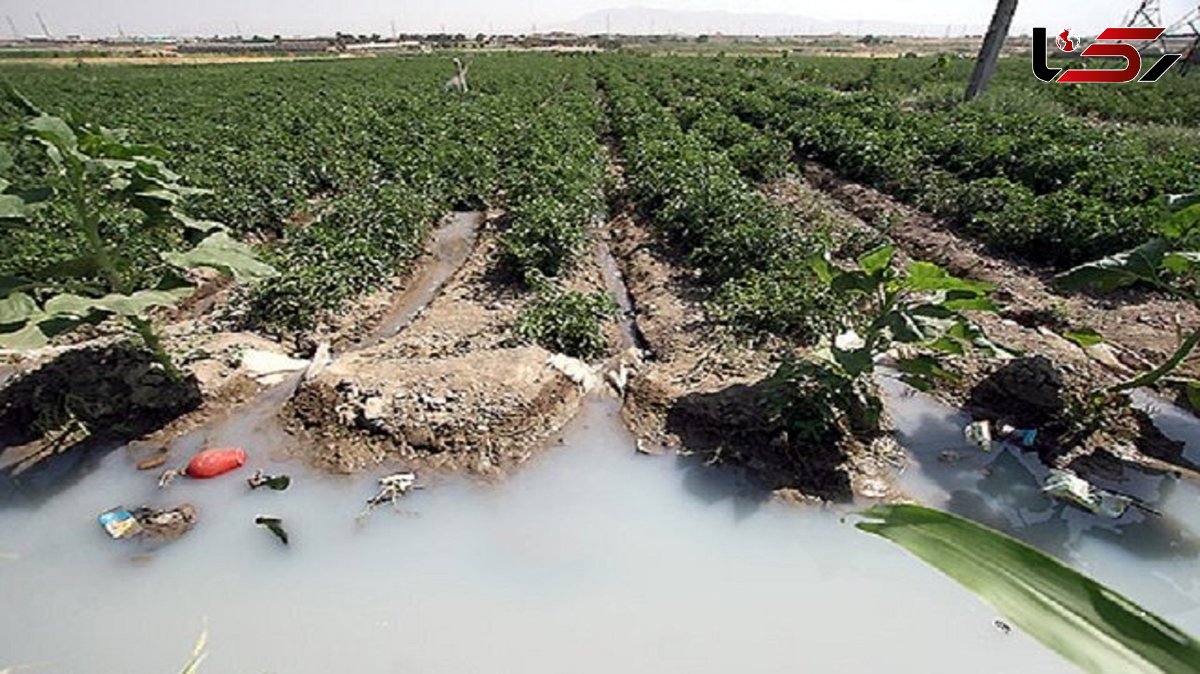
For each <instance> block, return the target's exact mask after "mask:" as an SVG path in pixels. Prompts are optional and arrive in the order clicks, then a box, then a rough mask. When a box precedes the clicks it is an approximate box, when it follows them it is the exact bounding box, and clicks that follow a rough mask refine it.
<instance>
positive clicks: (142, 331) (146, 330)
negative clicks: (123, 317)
mask: <svg viewBox="0 0 1200 674" xmlns="http://www.w3.org/2000/svg"><path fill="white" fill-rule="evenodd" d="M129 322H130V323H131V324H132V325H133V327H134V329H135V330H137V333H138V335H140V336H141V338H142V341H143V342H145V344H146V348H148V349H150V352H151V353H153V354H154V358H155V359H156V360H157V361H158V362H159V363H160V364H162V366H163V369H164V370H166V371H167V376H169V377H170V378H171V380H172V381H183V373H182V372H180V371H179V368H177V367H175V362H174V361H172V360H171V354H169V353H167V350H166V348H165V347H163V344H162V340H161V339H160V338H159V336H158V333H157V332H155V330H154V325H153V324H152V323H151V322H150V320H149V319H146V318H141V317H138V316H129Z"/></svg>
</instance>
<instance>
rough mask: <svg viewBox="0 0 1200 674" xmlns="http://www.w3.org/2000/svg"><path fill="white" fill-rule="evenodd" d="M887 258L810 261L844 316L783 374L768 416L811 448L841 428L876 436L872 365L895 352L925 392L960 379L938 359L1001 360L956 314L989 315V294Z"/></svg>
mask: <svg viewBox="0 0 1200 674" xmlns="http://www.w3.org/2000/svg"><path fill="white" fill-rule="evenodd" d="M894 253H895V250H894V248H893V247H892V246H891V245H884V246H880V247H878V248H876V249H874V250H872V251H870V252H868V253H866V254H864V255H862V256H860V257H859V258H858V259H857V261H856V262H855V264H854V265H853V266H852V267H850V268H847V269H842V268H840V267H838V266H836V265H834V264H833V263H832V262H831V261H830V260H828V259H827V258H825V257H818V258H814V260H813V262H812V265H813V269H814V270H815V271H816V274H817V277H818V278H819V279H820V280H821V281H822V282H823V283H824V284H826V285H827V287H828V288H829V290H830V292H831V293H832V296H833V297H834V298H836V299H837V302H838V305H839V306H841V307H843V308H844V309H845V313H844V314H843V315H842V316H841V317H840V318H839V319H837V320H835V321H834V322H833V323H832V326H833V328H832V330H831V332H830V333H829V334H828V335H827V337H826V338H825V340H824V341H823V342H822V344H821V345H820V346H819V348H817V349H815V350H814V351H813V352H811V353H810V354H809V358H808V359H807V360H806V361H805V362H803V363H800V364H797V363H790V364H785V365H783V366H782V367H781V368H780V370H779V371H778V372H777V373H776V375H775V379H776V382H777V383H785V384H787V386H783V387H779V390H783V391H784V394H783V396H782V397H781V398H780V399H777V400H776V401H775V402H774V403H773V404H772V408H773V414H774V415H775V416H777V417H778V418H779V419H780V420H782V421H784V422H785V423H787V425H789V426H791V427H793V428H800V429H802V430H803V431H804V432H805V433H806V434H807V435H809V436H810V438H811V439H817V438H819V437H820V436H821V435H822V434H823V433H824V432H826V431H828V430H829V429H830V428H831V427H833V426H836V425H841V424H844V425H845V427H846V429H847V430H849V431H851V432H860V431H872V430H875V429H876V428H878V425H879V419H880V415H881V413H882V409H883V405H882V403H881V401H880V399H879V397H878V395H877V394H876V393H875V388H874V373H875V365H876V362H877V360H878V359H879V358H880V356H882V355H883V354H885V353H887V352H889V351H891V350H893V349H894V348H896V347H898V346H903V347H907V350H909V351H911V352H912V353H908V354H904V355H898V356H897V357H896V358H895V361H894V365H895V367H896V368H897V369H898V370H899V371H900V373H901V378H902V379H904V381H906V382H907V383H909V384H911V385H912V386H915V387H917V388H919V389H922V390H926V389H929V388H932V387H933V386H934V385H935V383H936V382H937V381H938V380H957V379H958V375H957V374H956V373H954V372H953V371H951V370H950V369H948V368H947V367H946V366H945V365H944V364H943V363H942V360H941V357H942V356H945V355H951V356H955V355H962V354H963V353H965V352H966V350H967V349H969V348H979V349H984V350H986V351H989V352H992V353H995V352H998V351H999V348H998V347H996V346H995V345H994V344H992V343H991V342H990V341H988V340H987V338H986V336H985V335H984V334H983V332H982V331H981V330H980V329H979V328H978V327H976V326H975V325H974V324H972V323H971V322H970V321H969V320H968V319H967V318H966V317H965V316H964V315H963V314H962V313H961V312H963V311H993V310H995V307H994V305H993V304H992V302H991V300H989V299H988V297H987V294H988V292H989V291H990V290H991V286H989V285H987V284H984V283H977V282H974V281H967V280H964V279H960V278H956V277H954V276H951V275H950V274H948V273H946V271H945V270H943V269H941V268H940V267H938V266H937V265H934V264H931V263H928V262H912V263H910V264H909V265H908V268H907V269H906V270H905V271H904V272H903V273H902V272H900V271H898V270H897V269H896V268H895V266H894V265H893V264H892V257H893V255H894ZM814 401H815V402H814ZM812 414H818V415H819V416H817V417H815V418H814V417H813V416H812Z"/></svg>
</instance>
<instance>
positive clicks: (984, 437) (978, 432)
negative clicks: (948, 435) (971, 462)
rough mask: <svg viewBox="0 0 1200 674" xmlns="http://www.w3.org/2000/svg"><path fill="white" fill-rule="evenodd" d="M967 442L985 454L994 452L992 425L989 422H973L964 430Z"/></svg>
mask: <svg viewBox="0 0 1200 674" xmlns="http://www.w3.org/2000/svg"><path fill="white" fill-rule="evenodd" d="M963 437H965V438H966V439H967V442H969V443H971V444H972V445H975V446H976V447H978V448H980V449H982V450H983V451H985V452H990V451H992V424H991V423H990V422H988V421H972V422H971V423H969V424H967V426H966V428H964V429H963Z"/></svg>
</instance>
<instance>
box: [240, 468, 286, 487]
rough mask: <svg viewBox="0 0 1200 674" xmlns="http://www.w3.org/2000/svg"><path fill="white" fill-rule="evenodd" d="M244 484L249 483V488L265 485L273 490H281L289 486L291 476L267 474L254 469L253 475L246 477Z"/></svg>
mask: <svg viewBox="0 0 1200 674" xmlns="http://www.w3.org/2000/svg"><path fill="white" fill-rule="evenodd" d="M246 484H248V485H250V488H251V489H258V488H260V487H266V488H268V489H271V490H274V491H283V490H285V489H287V488H288V487H290V486H291V484H292V478H291V477H289V476H287V475H267V474H265V473H263V472H262V471H261V470H256V471H254V475H251V476H250V477H248V478H246Z"/></svg>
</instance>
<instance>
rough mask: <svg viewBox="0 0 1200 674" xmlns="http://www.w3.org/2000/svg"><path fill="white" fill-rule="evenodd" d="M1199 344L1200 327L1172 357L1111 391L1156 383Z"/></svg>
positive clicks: (1110, 390) (1116, 391) (1177, 365)
mask: <svg viewBox="0 0 1200 674" xmlns="http://www.w3.org/2000/svg"><path fill="white" fill-rule="evenodd" d="M1198 344H1200V329H1197V330H1196V331H1195V332H1193V333H1192V334H1191V336H1189V337H1188V338H1187V339H1185V340H1183V343H1182V344H1180V345H1179V348H1178V349H1176V350H1175V353H1174V354H1172V355H1171V357H1170V358H1168V359H1167V360H1166V362H1164V363H1163V364H1162V365H1159V366H1158V367H1156V368H1154V369H1153V370H1150V371H1149V372H1147V373H1145V374H1142V375H1139V376H1137V377H1134V378H1133V379H1130V380H1129V381H1126V382H1122V383H1120V384H1117V385H1116V386H1113V387H1111V388H1109V389H1108V390H1109V392H1111V393H1119V392H1121V391H1128V390H1130V389H1135V388H1138V387H1141V386H1150V385H1152V384H1154V383H1155V382H1157V381H1158V380H1159V379H1162V378H1163V377H1165V376H1167V375H1168V374H1170V373H1171V371H1172V370H1174V369H1175V368H1177V367H1179V364H1180V363H1182V362H1183V361H1184V360H1185V359H1187V357H1188V354H1190V353H1191V352H1192V350H1193V349H1195V348H1196V345H1198Z"/></svg>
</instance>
